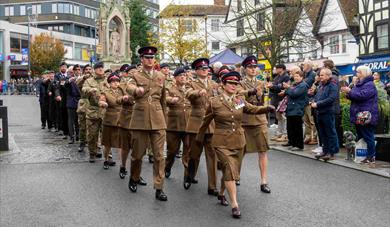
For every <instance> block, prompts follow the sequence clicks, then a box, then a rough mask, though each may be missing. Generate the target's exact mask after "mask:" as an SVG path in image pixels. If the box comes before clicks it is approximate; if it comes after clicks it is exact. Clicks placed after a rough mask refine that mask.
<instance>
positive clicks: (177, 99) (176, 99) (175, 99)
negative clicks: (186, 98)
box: [171, 97, 179, 103]
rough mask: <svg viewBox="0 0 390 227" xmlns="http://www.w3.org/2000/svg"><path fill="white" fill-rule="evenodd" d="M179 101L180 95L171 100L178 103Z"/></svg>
mask: <svg viewBox="0 0 390 227" xmlns="http://www.w3.org/2000/svg"><path fill="white" fill-rule="evenodd" d="M178 101H179V98H178V97H173V98H172V99H171V102H172V103H177V102H178Z"/></svg>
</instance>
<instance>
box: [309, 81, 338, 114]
mask: <svg viewBox="0 0 390 227" xmlns="http://www.w3.org/2000/svg"><path fill="white" fill-rule="evenodd" d="M337 89H338V88H337V84H336V83H335V82H334V81H333V80H332V79H330V80H329V81H327V82H326V83H322V82H321V84H320V86H319V87H318V89H317V94H316V96H315V97H314V101H315V102H316V103H317V108H316V110H317V113H318V114H334V113H335V108H334V102H335V101H336V99H337V97H338V91H337Z"/></svg>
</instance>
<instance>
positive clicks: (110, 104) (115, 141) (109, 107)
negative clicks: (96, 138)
mask: <svg viewBox="0 0 390 227" xmlns="http://www.w3.org/2000/svg"><path fill="white" fill-rule="evenodd" d="M107 82H108V83H109V85H110V88H108V89H107V90H106V91H104V92H103V93H102V94H101V96H100V100H99V105H100V106H101V107H103V108H105V109H106V110H105V114H104V118H103V133H102V145H104V164H103V168H104V169H108V168H109V166H114V165H115V162H114V161H112V158H109V155H110V154H111V148H120V146H119V127H118V119H119V113H120V111H121V105H119V104H118V102H119V100H123V101H128V99H129V97H128V96H127V95H126V94H125V93H124V92H123V90H122V89H120V88H119V82H120V77H119V75H118V73H116V72H114V73H110V75H109V76H108V77H107Z"/></svg>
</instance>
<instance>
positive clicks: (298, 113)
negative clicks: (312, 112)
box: [283, 67, 309, 151]
mask: <svg viewBox="0 0 390 227" xmlns="http://www.w3.org/2000/svg"><path fill="white" fill-rule="evenodd" d="M290 72H291V76H292V77H293V79H294V83H293V84H292V85H290V84H288V83H283V87H284V88H285V89H286V90H285V92H284V94H285V95H287V97H288V102H287V109H286V116H287V136H288V145H290V146H291V147H292V148H291V150H292V151H302V150H303V144H304V143H303V142H304V141H303V127H302V124H303V122H302V117H303V115H304V109H305V106H306V105H307V104H308V103H309V100H308V94H307V91H308V85H307V83H306V82H305V81H303V77H304V74H303V72H302V71H301V70H300V68H299V67H296V68H292V69H291V70H290Z"/></svg>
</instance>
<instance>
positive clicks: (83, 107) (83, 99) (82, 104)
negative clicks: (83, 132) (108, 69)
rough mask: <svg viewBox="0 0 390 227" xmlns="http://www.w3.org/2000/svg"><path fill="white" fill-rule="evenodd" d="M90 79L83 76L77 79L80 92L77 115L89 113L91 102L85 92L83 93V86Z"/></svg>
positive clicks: (87, 76)
mask: <svg viewBox="0 0 390 227" xmlns="http://www.w3.org/2000/svg"><path fill="white" fill-rule="evenodd" d="M89 77H90V75H82V76H79V77H78V78H77V79H76V85H77V87H78V88H79V91H80V100H79V103H78V106H77V113H85V112H86V111H87V108H88V104H89V101H88V97H87V95H86V94H85V92H83V85H84V83H85V81H86V80H87V79H88V78H89Z"/></svg>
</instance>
